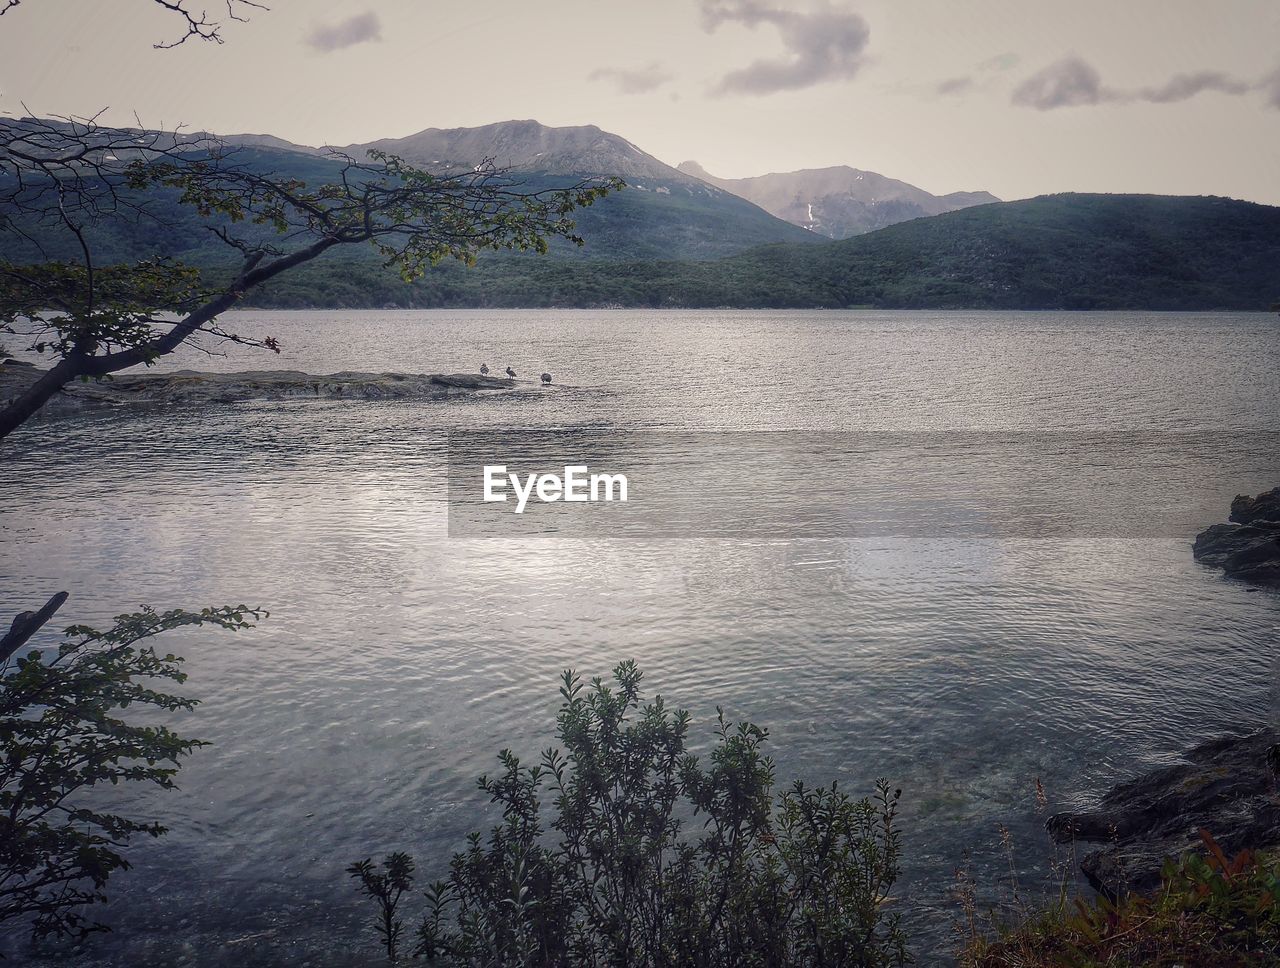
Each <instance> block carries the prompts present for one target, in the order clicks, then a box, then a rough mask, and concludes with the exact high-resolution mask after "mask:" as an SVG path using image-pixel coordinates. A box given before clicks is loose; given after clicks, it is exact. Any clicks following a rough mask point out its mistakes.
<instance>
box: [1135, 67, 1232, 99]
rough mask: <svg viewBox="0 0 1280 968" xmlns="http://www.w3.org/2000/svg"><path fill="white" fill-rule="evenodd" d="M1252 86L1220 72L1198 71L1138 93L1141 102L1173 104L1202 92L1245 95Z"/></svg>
mask: <svg viewBox="0 0 1280 968" xmlns="http://www.w3.org/2000/svg"><path fill="white" fill-rule="evenodd" d="M1252 89H1253V85H1252V84H1246V83H1245V82H1244V81H1241V80H1237V79H1236V78H1234V77H1231V76H1230V75H1228V74H1224V73H1222V71H1200V72H1199V73H1196V74H1176V75H1174V76H1173V77H1171V78H1170V79H1169V80H1168V82H1166V83H1165V84H1163V85H1162V86H1160V87H1157V88H1146V89H1144V90H1142V91H1140V92H1139V93H1138V95H1137V96H1138V97H1139V98H1140V99H1141V100H1143V101H1150V102H1152V103H1153V104H1173V103H1175V102H1177V101H1185V100H1187V99H1188V98H1193V97H1195V96H1196V95H1197V94H1199V93H1200V92H1202V91H1218V92H1219V93H1221V94H1247V93H1248V92H1249V91H1250V90H1252Z"/></svg>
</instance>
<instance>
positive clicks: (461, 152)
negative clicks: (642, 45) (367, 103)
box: [226, 120, 809, 259]
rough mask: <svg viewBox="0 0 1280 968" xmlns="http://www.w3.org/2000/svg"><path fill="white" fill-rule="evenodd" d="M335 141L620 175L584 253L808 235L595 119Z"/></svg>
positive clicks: (577, 173)
mask: <svg viewBox="0 0 1280 968" xmlns="http://www.w3.org/2000/svg"><path fill="white" fill-rule="evenodd" d="M226 140H227V141H229V142H231V143H233V144H242V145H246V146H251V147H268V148H279V149H285V150H291V151H296V152H301V153H305V154H312V155H315V154H323V153H324V152H325V151H326V150H327V149H326V148H312V147H308V146H305V145H293V144H290V143H289V142H286V141H282V140H281V139H279V138H274V137H272V136H270V135H232V136H230V137H228V138H227V139H226ZM337 150H338V151H340V152H342V153H343V154H346V155H349V156H350V157H352V158H356V159H361V160H363V159H364V158H365V157H367V154H368V152H369V151H370V150H378V151H383V152H386V153H387V154H391V155H398V156H400V157H401V158H404V159H405V161H408V162H410V163H411V164H414V165H417V166H419V167H422V168H425V169H428V170H432V171H450V170H453V171H458V170H467V169H470V168H473V167H475V166H476V165H478V164H480V163H482V162H486V161H491V162H493V163H494V164H496V165H497V166H499V167H501V168H511V169H515V170H516V171H519V172H524V173H526V174H527V175H529V176H530V177H531V179H532V180H534V181H536V182H537V183H538V184H539V185H541V184H542V183H543V182H547V181H550V182H555V183H561V182H562V181H564V180H577V179H580V178H591V177H601V176H617V177H620V178H622V179H624V180H625V181H626V182H627V188H626V189H625V190H624V191H622V192H620V193H618V194H616V195H613V196H610V197H608V198H606V199H605V200H604V201H603V202H600V203H598V204H597V205H595V206H593V207H592V208H590V209H588V210H586V211H583V212H581V213H579V214H578V216H577V219H578V225H579V228H580V230H581V234H582V235H583V237H584V238H586V239H587V245H588V249H587V250H584V251H583V253H582V254H583V255H585V256H587V257H590V258H607V259H635V258H652V259H708V258H717V257H719V256H723V255H728V254H731V253H733V252H739V251H742V250H744V249H748V248H751V247H752V246H756V245H764V244H767V243H769V242H786V241H792V242H804V241H808V240H809V239H808V237H807V236H806V235H805V234H804V233H801V232H799V231H797V230H796V228H795V227H793V226H792V225H790V224H788V222H787V221H786V220H785V219H779V218H777V217H776V216H771V215H770V214H769V213H767V212H765V211H763V210H762V209H761V208H760V207H759V206H757V205H755V204H754V203H751V202H749V201H747V200H745V199H743V198H742V196H741V195H739V194H737V193H735V192H733V191H729V190H726V189H724V188H721V187H719V186H715V185H710V184H708V183H707V182H706V181H705V180H703V179H700V178H697V177H694V176H691V175H687V174H685V173H684V172H682V171H679V170H678V169H676V168H672V167H671V166H670V165H667V164H664V163H663V162H661V161H659V160H658V159H657V158H655V157H653V156H652V155H650V154H647V153H646V152H644V151H642V150H641V149H639V148H638V147H636V146H635V145H634V144H632V143H631V142H630V141H628V140H626V139H625V138H623V137H621V136H620V135H616V134H612V133H610V132H608V131H604V130H601V129H600V128H598V127H596V126H595V125H593V124H589V125H579V126H573V127H554V128H553V127H549V126H547V125H544V124H540V123H539V122H537V121H532V120H524V121H500V122H498V123H496V124H486V125H482V126H481V127H477V128H427V129H425V130H423V131H419V132H417V133H416V134H411V135H408V136H406V137H403V138H382V139H380V140H377V141H369V142H364V143H359V144H349V145H342V146H340V147H338V148H337ZM744 202H745V204H744ZM566 251H567V250H566Z"/></svg>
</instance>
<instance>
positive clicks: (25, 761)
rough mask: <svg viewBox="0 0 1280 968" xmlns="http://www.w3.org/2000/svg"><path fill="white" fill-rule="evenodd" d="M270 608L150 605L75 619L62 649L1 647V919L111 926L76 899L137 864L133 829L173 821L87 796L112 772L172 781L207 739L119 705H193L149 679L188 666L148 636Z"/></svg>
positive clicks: (64, 931) (46, 925)
mask: <svg viewBox="0 0 1280 968" xmlns="http://www.w3.org/2000/svg"><path fill="white" fill-rule="evenodd" d="M63 597H64V598H65V596H63ZM263 614H265V613H262V612H259V611H257V610H254V609H249V608H246V607H245V606H243V605H242V606H239V607H238V608H226V607H224V608H211V609H205V610H203V611H201V612H184V611H181V610H175V611H170V612H163V613H159V612H156V611H155V610H153V609H150V608H144V609H143V611H141V612H138V613H135V614H132V615H121V616H119V617H118V618H117V619H116V623H115V625H114V626H113V627H112V628H110V629H108V630H107V631H105V632H99V631H96V630H95V629H91V628H89V627H87V626H83V625H77V626H72V627H71V628H68V629H67V630H66V633H65V634H66V641H65V642H64V643H63V644H62V645H61V646H60V647H59V648H58V649H56V650H52V651H47V652H42V651H40V650H36V649H33V650H31V651H30V652H28V653H27V654H26V655H25V656H21V657H18V658H13V657H11V656H9V655H2V656H0V750H3V751H4V755H3V758H0V924H3V923H6V922H8V921H11V920H15V919H24V918H25V919H29V920H30V921H31V922H32V929H33V932H34V934H35V935H36V936H37V937H39V936H44V935H57V934H61V935H70V936H73V937H82V936H84V935H86V934H88V933H89V932H91V931H98V930H105V929H104V928H103V926H102V925H100V924H96V923H94V922H92V921H91V920H89V919H88V918H87V917H86V916H85V915H84V913H83V912H82V911H81V910H80V908H81V907H82V906H83V905H86V904H92V903H95V902H100V901H104V900H106V895H105V894H104V892H103V888H104V887H105V885H106V883H107V879H108V878H109V877H110V875H111V874H112V873H113V872H114V871H116V870H120V869H123V868H127V867H128V866H129V863H128V861H127V860H126V859H125V857H124V856H123V855H122V854H121V853H120V848H123V847H124V846H125V845H127V843H128V842H129V839H130V838H131V837H133V836H134V835H135V834H147V835H150V836H152V837H158V836H160V835H161V834H163V833H164V832H165V828H164V827H162V826H161V825H160V824H157V823H148V822H145V821H142V820H136V819H133V818H130V817H124V816H120V815H117V814H113V813H108V812H105V811H104V810H102V809H100V808H98V807H92V806H89V805H88V803H87V802H86V800H85V799H84V798H83V794H84V793H85V791H87V790H89V789H90V788H92V787H94V786H97V785H98V784H100V783H104V782H109V783H112V784H118V783H122V782H123V783H151V784H154V785H156V786H158V787H161V788H162V789H170V788H172V787H173V785H174V784H173V777H174V774H175V773H177V771H178V766H179V762H178V761H179V758H180V757H183V756H186V755H187V754H189V753H191V752H192V751H193V750H194V749H195V748H196V747H198V746H201V745H203V744H202V743H201V742H199V741H198V740H192V739H184V738H182V737H181V736H178V735H176V734H175V733H173V732H171V731H170V730H169V729H167V728H166V727H164V726H154V725H140V724H137V723H130V722H127V721H126V720H125V719H123V718H121V717H120V716H119V715H118V711H119V710H123V709H125V708H127V707H129V706H142V707H152V708H154V709H160V710H165V711H174V710H179V709H191V708H193V707H194V706H195V705H196V700H194V699H186V698H183V697H182V696H176V695H172V694H170V693H167V692H162V691H157V690H156V689H155V688H153V685H152V683H154V682H155V681H157V680H165V679H168V680H170V681H172V682H175V683H182V682H184V681H185V680H186V675H185V674H184V673H183V672H182V671H181V663H182V660H181V659H180V658H178V657H176V656H174V655H170V654H166V655H161V654H159V653H157V652H156V651H155V649H154V648H152V647H150V646H146V645H142V644H141V643H143V642H144V641H145V640H146V639H149V638H151V637H152V636H153V635H156V634H158V633H160V632H163V631H166V630H168V629H174V628H178V627H180V626H184V625H203V624H212V625H217V626H220V627H222V628H227V629H241V628H246V627H248V626H249V625H250V623H249V622H248V620H247V618H248V617H253V618H257V617H259V616H260V615H263Z"/></svg>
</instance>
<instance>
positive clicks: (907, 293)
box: [255, 195, 1280, 310]
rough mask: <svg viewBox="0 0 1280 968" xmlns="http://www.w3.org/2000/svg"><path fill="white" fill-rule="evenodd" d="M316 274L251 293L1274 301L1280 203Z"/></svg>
mask: <svg viewBox="0 0 1280 968" xmlns="http://www.w3.org/2000/svg"><path fill="white" fill-rule="evenodd" d="M312 274H313V275H314V277H315V281H314V283H313V282H311V281H309V280H308V277H307V275H305V274H303V275H299V276H297V277H295V278H293V279H291V280H290V281H289V282H288V284H287V287H286V286H280V287H276V288H274V289H272V290H269V291H268V292H266V293H263V294H261V295H259V296H257V297H255V298H256V299H257V301H258V302H259V304H261V305H281V306H288V305H351V306H357V305H365V306H370V305H371V306H382V305H397V306H423V307H430V306H599V305H621V306H645V307H648V306H652V307H662V306H688V307H717V306H729V307H746V308H750V307H779V308H781V307H829V308H842V307H849V306H874V307H883V308H935V309H1104V310H1120V309H1130V310H1132V309H1149V310H1213V309H1233V310H1265V309H1267V308H1268V307H1269V306H1270V305H1271V304H1272V303H1274V302H1276V301H1277V300H1280V208H1276V207H1271V206H1266V205H1256V204H1253V203H1251V202H1241V201H1235V200H1232V199H1225V198H1212V197H1210V198H1180V197H1167V196H1150V195H1051V196H1042V197H1040V198H1034V199H1027V200H1025V201H1018V202H1001V203H996V204H992V205H984V206H980V207H976V208H970V209H965V210H963V211H958V212H951V213H948V214H944V215H939V216H935V217H932V218H924V219H917V220H915V221H911V222H906V223H903V224H901V225H895V226H891V227H889V228H886V229H882V230H880V231H878V232H873V233H870V234H867V235H863V236H859V237H857V238H853V239H848V240H845V241H843V242H835V243H830V244H828V245H823V246H799V245H789V244H787V245H771V246H766V247H763V248H760V249H757V250H754V251H751V252H747V253H744V254H742V255H738V256H734V257H731V258H727V259H721V260H717V261H714V262H697V263H673V262H662V263H603V262H580V263H570V262H565V261H560V262H551V261H549V260H534V259H512V260H508V261H505V262H504V261H498V260H490V261H489V262H488V263H484V262H482V263H481V264H480V265H479V266H478V267H477V268H476V269H473V270H469V271H465V270H461V269H457V268H454V267H449V268H446V269H444V270H443V271H440V272H436V273H432V274H430V275H428V276H427V278H426V279H424V280H422V281H421V282H420V283H418V284H416V285H414V286H409V287H405V286H401V285H399V284H398V283H396V282H395V281H393V280H392V279H390V277H388V276H387V275H385V274H382V275H379V274H377V273H375V272H372V271H364V270H352V269H350V268H343V269H341V270H339V269H337V268H336V267H335V268H330V269H329V270H327V271H326V272H324V273H323V274H322V273H321V272H320V270H318V269H317V270H314V272H313V273H312ZM322 276H323V278H322ZM317 296H321V297H322V298H317Z"/></svg>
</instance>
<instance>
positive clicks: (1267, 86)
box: [1258, 70, 1280, 111]
mask: <svg viewBox="0 0 1280 968" xmlns="http://www.w3.org/2000/svg"><path fill="white" fill-rule="evenodd" d="M1258 86H1259V88H1261V89H1262V91H1263V92H1264V93H1265V95H1266V98H1267V104H1269V105H1270V106H1271V107H1273V108H1275V109H1276V110H1278V111H1280V70H1275V71H1272V72H1271V73H1270V74H1268V75H1267V76H1266V77H1264V78H1263V79H1262V82H1261V83H1260V84H1259V85H1258Z"/></svg>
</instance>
